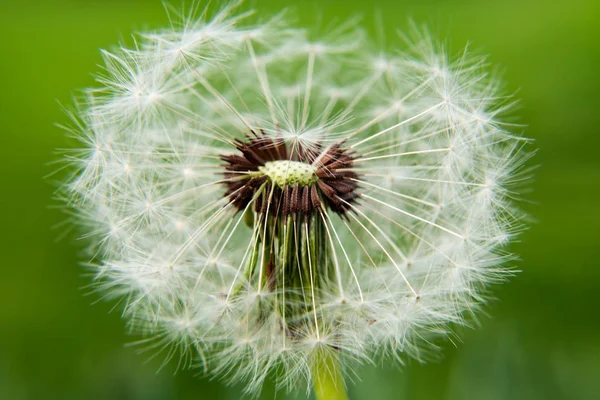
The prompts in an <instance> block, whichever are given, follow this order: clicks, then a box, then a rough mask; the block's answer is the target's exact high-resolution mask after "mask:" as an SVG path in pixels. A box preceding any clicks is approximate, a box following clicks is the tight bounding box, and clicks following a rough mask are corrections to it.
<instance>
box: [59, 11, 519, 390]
mask: <svg viewBox="0 0 600 400" xmlns="http://www.w3.org/2000/svg"><path fill="white" fill-rule="evenodd" d="M236 7H237V6H229V7H225V8H223V9H221V10H220V11H218V12H217V13H215V14H214V15H210V13H209V12H208V10H201V12H200V13H199V14H200V15H197V14H195V13H191V14H190V16H189V17H187V18H183V19H182V24H180V25H177V24H174V25H173V27H172V28H171V29H166V30H163V31H157V32H151V33H143V34H140V35H137V36H136V46H135V47H134V48H119V49H117V50H116V51H111V52H109V51H104V52H103V56H104V61H105V69H104V73H103V74H102V76H101V77H100V78H99V79H98V82H99V83H100V85H101V86H100V88H98V89H93V90H90V91H89V92H87V93H86V97H85V100H84V102H83V105H82V106H81V107H79V110H78V111H77V113H76V117H77V118H76V119H77V121H78V124H77V127H76V129H74V131H75V132H76V135H77V136H78V137H79V138H80V139H81V142H82V144H83V147H82V148H81V149H79V150H77V151H75V152H74V153H73V154H72V155H71V156H70V157H69V161H70V162H71V163H72V164H74V165H75V166H76V168H75V172H74V173H73V174H72V176H71V178H70V179H69V180H68V182H67V183H66V185H65V192H66V194H67V198H68V201H69V204H70V206H71V207H72V208H74V209H75V210H77V211H78V220H79V221H82V222H83V223H84V224H85V226H86V229H87V230H88V231H89V235H90V236H93V237H94V238H96V239H95V240H94V246H93V262H92V265H93V269H94V272H95V275H96V280H95V282H96V285H97V289H98V290H101V291H102V292H103V293H104V294H105V295H107V296H112V297H118V298H124V299H125V302H124V317H125V318H127V319H128V320H129V321H130V322H131V327H132V328H133V329H134V330H135V331H136V332H140V333H141V334H143V335H144V336H145V337H146V338H147V339H146V340H147V344H148V345H150V346H151V347H153V348H164V349H166V351H167V355H168V356H167V359H170V358H171V357H173V356H176V355H177V356H181V357H182V362H184V364H185V365H186V366H187V365H196V366H200V367H202V368H204V369H205V370H206V371H207V372H208V373H210V374H214V375H217V376H220V377H224V378H227V379H230V380H232V381H237V380H243V381H245V382H246V383H247V388H248V391H255V390H257V389H258V388H259V387H260V385H261V383H262V382H263V380H264V379H265V378H266V377H267V376H268V375H269V374H270V373H273V375H274V377H275V379H276V382H277V384H278V385H280V386H284V387H288V388H294V387H296V386H297V384H298V383H299V382H305V383H306V382H308V383H310V382H311V380H313V379H314V377H315V375H314V374H315V371H316V370H319V368H324V367H323V366H329V365H333V364H336V365H337V364H338V363H339V365H341V368H342V369H344V370H347V369H348V368H349V367H350V366H352V365H353V364H354V363H357V362H358V363H362V362H371V361H372V360H373V359H374V358H375V357H380V356H392V357H395V358H398V359H401V358H403V357H405V356H407V357H414V358H416V359H418V360H423V359H424V357H425V355H426V354H427V350H428V349H430V348H431V346H432V343H434V342H435V341H434V339H435V338H436V337H439V336H443V335H446V334H447V333H448V332H449V329H448V324H461V323H463V322H464V318H465V313H466V312H468V311H472V310H473V309H474V308H475V307H476V306H477V305H478V304H481V302H482V300H483V297H484V296H483V293H484V289H485V287H486V285H487V284H489V283H491V282H496V281H498V280H500V279H502V278H503V277H504V276H505V275H506V273H507V270H506V269H505V268H504V267H503V265H505V263H506V261H508V260H510V259H511V255H510V254H508V253H507V252H506V251H505V245H506V244H507V243H508V242H509V241H510V240H511V239H512V238H513V237H514V235H515V234H517V233H518V232H519V231H520V230H521V229H522V225H521V223H520V220H521V219H522V218H521V214H520V212H519V211H518V210H517V209H516V207H515V204H514V199H515V196H516V192H515V191H516V189H515V186H514V185H516V184H520V183H521V182H523V179H524V178H525V176H524V173H525V172H526V171H524V170H523V169H522V168H521V167H522V165H523V163H524V161H525V160H526V159H527V158H528V154H527V153H526V152H524V151H523V146H524V143H525V142H526V141H525V140H524V139H523V138H520V137H518V136H516V135H515V134H513V133H511V132H510V131H509V130H508V128H509V125H507V124H504V123H503V122H501V121H500V120H499V117H500V115H501V114H502V113H503V112H504V111H505V110H506V109H507V108H508V107H509V106H510V102H509V101H508V100H507V99H506V98H505V97H501V96H500V95H499V84H498V81H497V80H496V79H495V78H494V77H493V76H490V75H489V74H487V73H486V72H485V68H486V62H485V60H484V59H482V58H478V57H472V56H470V55H468V54H467V53H466V52H464V53H462V54H461V55H459V56H458V57H450V56H448V54H446V52H445V50H444V48H443V46H441V45H436V44H434V42H433V41H432V40H431V39H430V37H429V36H428V35H427V34H424V33H421V34H417V35H415V37H413V39H412V40H411V41H409V45H408V46H407V47H408V48H407V49H405V51H404V52H394V53H392V54H384V53H375V52H373V51H372V47H373V45H372V44H371V43H369V41H368V40H366V38H365V37H366V35H363V34H362V32H360V31H359V30H357V28H356V27H355V26H354V25H353V24H349V25H347V26H338V27H336V28H332V29H331V31H330V33H329V34H327V35H326V36H325V37H320V38H317V39H316V40H315V39H311V36H310V35H309V34H308V33H307V32H305V31H304V30H301V29H298V28H292V27H289V26H288V25H286V24H285V23H284V21H283V20H282V18H280V17H276V18H272V19H270V20H267V21H264V22H261V23H256V24H250V23H247V22H246V21H247V20H248V17H249V16H250V13H249V12H240V11H237V9H236ZM179 353H180V354H179Z"/></svg>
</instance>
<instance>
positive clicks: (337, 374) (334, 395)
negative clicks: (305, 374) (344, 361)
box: [313, 351, 348, 400]
mask: <svg viewBox="0 0 600 400" xmlns="http://www.w3.org/2000/svg"><path fill="white" fill-rule="evenodd" d="M313 385H314V388H315V397H316V399H317V400H348V394H347V393H346V386H345V385H344V378H343V377H342V371H340V365H339V361H338V359H337V357H336V356H333V355H331V354H328V353H326V352H324V351H321V352H319V353H318V355H317V357H316V359H315V363H314V364H313Z"/></svg>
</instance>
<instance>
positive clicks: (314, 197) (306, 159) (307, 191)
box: [221, 130, 358, 217]
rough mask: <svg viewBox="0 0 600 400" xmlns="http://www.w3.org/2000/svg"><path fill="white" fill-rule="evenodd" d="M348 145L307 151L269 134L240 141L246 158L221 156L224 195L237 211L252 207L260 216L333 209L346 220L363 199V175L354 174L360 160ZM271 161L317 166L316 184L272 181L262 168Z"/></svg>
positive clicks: (300, 146) (307, 213)
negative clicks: (360, 196) (360, 186)
mask: <svg viewBox="0 0 600 400" xmlns="http://www.w3.org/2000/svg"><path fill="white" fill-rule="evenodd" d="M342 145H343V142H340V143H336V144H334V145H331V146H328V147H323V146H322V145H316V146H312V148H311V149H308V148H305V147H304V146H302V145H301V144H299V143H298V142H296V143H293V144H291V145H290V146H289V148H288V145H287V144H286V143H285V142H284V140H283V139H282V138H279V137H277V138H271V137H269V136H268V135H267V134H266V133H265V132H264V131H262V130H261V131H260V132H259V133H256V132H254V131H251V133H250V134H249V135H246V137H245V140H236V142H235V146H236V148H237V150H238V151H239V152H240V153H241V154H230V155H222V156H221V159H222V160H223V161H224V162H225V165H224V167H225V170H226V172H225V173H224V175H225V180H224V184H225V185H226V187H227V191H226V193H225V195H226V196H227V197H228V198H229V200H230V201H231V203H232V204H233V205H234V206H235V207H236V208H237V209H238V210H244V209H246V208H247V207H248V206H249V204H250V203H252V202H253V204H252V206H253V209H254V211H255V212H258V213H266V212H267V210H268V213H269V215H274V216H280V215H281V216H284V217H285V216H288V215H294V216H295V215H304V216H310V215H311V214H312V213H314V212H316V211H318V210H320V209H322V208H329V209H331V210H332V211H333V212H335V213H337V214H339V215H341V216H344V215H345V214H346V213H347V212H348V211H350V210H351V205H352V204H353V203H356V200H357V198H358V193H357V189H358V184H357V179H358V175H357V174H356V173H355V172H354V171H353V170H352V166H353V162H354V159H355V156H354V155H353V154H352V153H351V152H350V151H349V150H348V149H347V148H344V147H342ZM272 161H296V162H302V163H305V164H309V165H314V167H315V172H314V175H315V177H316V178H315V182H314V183H312V184H310V185H301V184H298V183H295V184H286V185H285V186H284V187H280V186H279V185H276V184H275V183H274V182H271V180H270V179H269V177H268V176H267V175H265V174H263V173H261V167H263V166H264V165H265V164H266V163H268V162H272Z"/></svg>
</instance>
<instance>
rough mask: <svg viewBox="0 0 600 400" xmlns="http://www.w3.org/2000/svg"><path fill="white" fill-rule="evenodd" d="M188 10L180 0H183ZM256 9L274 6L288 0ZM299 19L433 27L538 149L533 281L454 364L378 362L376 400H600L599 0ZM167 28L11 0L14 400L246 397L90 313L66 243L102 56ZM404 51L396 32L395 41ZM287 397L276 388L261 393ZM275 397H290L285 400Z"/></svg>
mask: <svg viewBox="0 0 600 400" xmlns="http://www.w3.org/2000/svg"><path fill="white" fill-rule="evenodd" d="M176 1H178V0H176ZM286 3H288V2H282V1H277V0H269V1H267V0H256V1H255V2H254V4H255V6H256V8H257V9H258V11H259V12H265V13H269V12H272V11H275V10H278V9H280V8H281V7H282V6H283V5H284V4H286ZM289 4H291V5H294V6H296V11H297V12H296V13H295V14H297V15H298V18H299V20H300V23H301V24H304V25H310V24H311V23H314V22H315V20H316V19H317V17H318V16H320V17H322V19H323V20H327V19H330V18H334V17H342V18H344V17H347V16H352V15H355V14H356V13H362V14H364V15H365V18H364V23H365V25H367V26H370V27H371V28H373V27H374V26H375V25H376V22H375V21H376V18H375V17H374V15H376V14H377V10H379V12H380V15H381V16H382V20H383V22H384V24H385V30H386V32H388V33H390V37H392V36H391V35H392V33H393V32H394V31H395V30H396V29H397V28H404V27H406V26H407V25H408V21H409V18H413V19H414V20H415V21H417V22H426V23H428V24H429V25H430V26H431V27H433V30H434V31H435V32H437V33H438V36H443V37H446V36H447V37H448V38H449V39H451V42H452V44H453V47H454V48H455V49H457V50H458V49H460V48H461V47H462V46H464V45H465V44H466V43H467V42H468V41H471V42H472V43H473V44H474V46H475V47H477V48H480V49H482V51H483V52H485V53H489V54H491V60H492V61H493V62H494V63H495V64H496V65H500V66H502V67H503V68H504V69H505V70H506V74H505V77H506V80H507V82H508V88H509V89H510V90H517V89H519V92H518V97H520V98H521V99H522V103H521V108H520V110H518V112H517V113H516V114H518V115H519V121H520V122H522V123H526V124H528V125H529V127H528V129H527V134H528V135H529V136H530V137H533V138H535V139H536V147H538V148H539V149H540V151H539V154H538V155H537V157H536V158H535V160H534V163H536V164H540V166H541V168H540V169H539V170H538V172H537V177H536V180H535V182H534V184H533V187H534V192H533V193H532V194H530V195H528V196H529V199H531V200H532V201H534V202H536V203H537V204H535V205H527V206H526V207H527V209H528V210H529V211H530V212H531V213H532V215H533V216H534V217H535V218H536V219H537V223H536V224H534V225H533V226H532V229H531V230H530V231H528V232H526V233H525V234H524V235H523V236H522V238H521V239H522V241H521V242H520V243H517V244H516V245H515V246H514V249H515V251H516V252H518V253H520V255H521V256H522V262H521V263H520V268H521V269H522V271H523V272H522V273H520V274H519V275H518V276H517V277H516V278H514V279H513V281H512V282H510V283H509V284H506V285H503V286H500V287H496V288H495V291H494V294H495V295H496V297H497V299H498V300H497V301H495V302H493V303H492V304H491V305H490V307H489V308H488V313H489V316H490V317H486V316H484V317H482V318H481V327H480V328H479V329H476V330H466V331H465V332H463V333H462V335H461V337H462V338H463V343H458V344H457V346H456V347H455V346H452V345H451V344H448V345H447V346H446V347H447V348H446V350H445V357H444V359H443V360H442V361H441V362H439V363H433V364H427V365H424V366H422V365H418V364H416V363H410V364H409V365H408V366H407V367H406V368H404V369H403V370H398V369H395V368H374V367H373V368H371V367H369V368H364V369H363V370H361V371H360V374H359V376H360V379H361V382H357V384H355V385H351V388H350V393H351V398H352V399H354V400H360V399H369V400H375V399H383V400H386V399H411V400H420V399H460V400H468V399H491V400H493V399H529V400H534V399H545V400H546V399H598V398H600V307H599V306H600V301H599V298H600V283H599V278H600V268H599V267H600V265H599V260H600V241H599V239H600V235H599V232H600V212H599V211H598V208H599V207H600V199H599V197H600V161H599V160H600V154H599V149H600V132H599V129H598V127H599V126H600V124H599V119H598V115H599V114H600V102H599V100H598V99H599V95H598V94H599V93H600V75H599V72H600V66H599V65H600V41H599V38H600V22H599V21H600V2H598V1H594V0H569V1H548V0H546V1H543V0H505V1H498V2H495V1H494V2H488V1H481V0H463V1H458V0H421V1H401V0H373V1H365V0H360V1H359V0H329V1H326V0H321V1H314V0H309V1H302V0H298V1H290V2H289ZM166 23H167V19H166V16H165V13H164V12H163V8H162V5H161V3H160V2H159V1H154V0H148V1H141V0H138V1H133V0H79V1H76V0H0V83H1V85H0V129H1V131H0V144H1V147H0V192H1V193H2V195H0V202H1V206H2V207H1V208H0V210H1V220H0V221H1V222H0V223H1V226H2V229H3V230H0V238H1V240H0V245H1V246H2V250H1V255H2V258H1V260H2V267H1V268H2V269H1V271H0V273H1V275H0V276H1V278H0V398H1V399H15V400H20V399H61V400H62V399H86V400H96V399H98V400H99V399H127V400H129V399H131V400H133V399H140V400H141V399H144V400H146V399H238V398H239V397H240V389H239V388H236V387H233V388H228V387H225V386H224V385H221V384H220V383H218V382H213V381H209V380H207V379H205V378H201V377H198V376H196V375H195V373H194V372H191V371H183V372H179V373H177V374H176V375H174V374H173V371H174V366H173V365H169V366H167V367H166V368H164V369H163V370H161V371H160V372H158V373H157V369H158V367H159V365H160V361H162V360H152V361H149V362H146V360H147V358H148V356H147V355H139V354H137V353H136V351H135V349H133V348H130V347H126V346H124V343H127V342H129V341H131V340H132V339H131V338H130V337H128V336H127V335H126V334H125V333H124V329H123V328H124V323H123V321H121V319H120V316H119V312H118V310H117V311H113V312H110V311H111V307H112V306H113V304H109V303H103V302H100V303H96V304H92V303H93V301H94V300H96V299H97V296H95V295H90V296H86V294H87V290H86V289H84V286H85V285H86V284H87V283H88V278H87V277H85V276H84V274H83V272H84V271H83V269H82V268H81V267H80V266H79V265H78V261H81V258H80V254H78V248H79V247H78V245H77V243H73V242H72V241H70V240H61V241H57V237H58V236H59V235H60V234H61V232H62V231H63V230H64V229H65V228H64V227H63V228H58V229H52V226H53V225H55V224H57V223H59V222H61V220H62V219H63V217H62V216H61V214H60V212H59V211H58V210H57V209H55V208H53V207H52V206H53V204H54V203H53V201H51V196H52V191H53V187H52V185H51V184H49V183H48V182H47V181H44V179H43V176H44V175H46V174H48V173H49V172H51V171H52V170H53V168H54V167H53V166H51V165H48V163H49V162H51V161H52V160H53V159H54V158H55V155H54V154H53V152H54V149H55V148H57V147H61V146H63V145H64V143H65V140H64V133H63V132H62V131H61V130H60V129H59V128H57V127H56V126H54V125H53V124H54V123H64V122H66V121H67V118H66V117H65V116H64V114H63V113H62V111H61V109H60V106H59V103H62V104H66V105H68V104H70V101H71V95H72V94H73V93H76V90H77V89H79V88H83V87H86V86H89V85H92V84H93V76H92V73H93V72H97V71H98V67H97V64H98V63H100V53H99V51H98V48H100V47H108V46H111V45H112V44H115V43H117V42H118V41H119V40H120V39H121V38H124V37H125V38H127V37H128V35H129V32H131V31H132V30H134V29H142V28H153V27H159V26H163V25H165V24H166ZM390 41H391V42H392V40H391V39H390ZM274 397H275V394H274V392H273V391H272V388H270V387H269V386H267V387H266V388H265V391H264V393H263V398H265V399H272V398H274ZM277 398H285V395H284V394H277Z"/></svg>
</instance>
